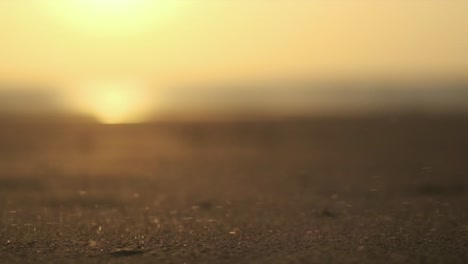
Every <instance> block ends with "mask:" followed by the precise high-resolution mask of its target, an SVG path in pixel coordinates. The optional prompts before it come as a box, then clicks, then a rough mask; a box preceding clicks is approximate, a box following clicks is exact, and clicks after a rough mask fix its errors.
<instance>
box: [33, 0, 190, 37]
mask: <svg viewBox="0 0 468 264" xmlns="http://www.w3.org/2000/svg"><path fill="white" fill-rule="evenodd" d="M36 2H37V3H38V4H40V5H41V6H42V7H45V8H46V10H47V12H48V13H50V14H52V15H53V16H54V17H56V18H58V20H59V23H60V24H61V25H63V26H65V27H67V28H69V29H73V28H74V29H76V30H78V31H80V32H83V33H91V34H95V35H99V36H109V35H119V36H122V35H123V36H127V35H131V34H141V33H144V32H145V31H149V30H151V29H152V28H153V27H155V26H156V25H157V24H158V23H157V22H159V21H161V20H162V19H164V18H167V17H169V14H170V13H172V11H174V10H175V9H176V8H175V7H176V6H179V5H180V2H181V1H171V0H48V1H45V0H44V1H42V0H36Z"/></svg>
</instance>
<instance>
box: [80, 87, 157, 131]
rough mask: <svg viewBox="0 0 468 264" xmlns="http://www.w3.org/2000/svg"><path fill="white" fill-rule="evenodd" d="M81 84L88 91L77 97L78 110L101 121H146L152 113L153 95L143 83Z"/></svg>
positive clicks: (108, 122)
mask: <svg viewBox="0 0 468 264" xmlns="http://www.w3.org/2000/svg"><path fill="white" fill-rule="evenodd" d="M82 87H83V88H82V91H85V92H83V93H82V94H81V95H80V96H79V98H78V101H79V102H78V103H77V104H78V107H79V110H80V111H81V112H84V113H88V114H91V115H93V116H95V117H96V118H97V119H98V121H100V122H102V123H105V124H117V123H136V122H141V121H144V119H145V117H146V116H147V115H148V114H149V113H148V112H149V109H150V108H151V104H150V100H149V97H150V96H149V94H148V92H147V91H144V89H143V88H144V87H143V86H141V85H137V84H135V83H130V82H96V83H92V84H87V85H83V86H82ZM153 101H154V100H153Z"/></svg>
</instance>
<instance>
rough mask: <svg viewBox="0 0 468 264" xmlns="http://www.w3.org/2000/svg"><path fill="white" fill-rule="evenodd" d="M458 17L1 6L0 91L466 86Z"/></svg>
mask: <svg viewBox="0 0 468 264" xmlns="http://www.w3.org/2000/svg"><path fill="white" fill-rule="evenodd" d="M467 14H468V1H466V0H388V1H383V0H382V1H381V0H309V1H308V0H236V1H230V0H174V1H172V0H171V1H167V0H2V1H0V80H7V81H9V80H13V81H15V80H22V81H24V80H30V81H36V82H39V81H40V82H46V83H53V84H57V85H59V86H60V87H62V89H64V90H67V91H74V90H82V89H84V88H83V87H84V84H87V85H88V84H90V83H93V82H94V83H99V82H103V81H108V82H113V83H121V82H126V83H128V82H134V81H135V82H139V83H146V84H148V85H147V87H151V89H156V90H157V89H177V88H175V87H180V86H184V87H187V86H192V85H193V86H197V84H200V83H210V82H217V81H226V80H249V79H255V78H267V79H268V78H281V77H291V76H307V77H311V78H312V77H319V78H320V77H332V78H338V77H341V76H348V77H349V76H350V77H353V76H386V75H388V76H390V75H391V76H398V75H402V76H403V75H404V76H410V77H411V76H426V75H427V76H432V75H434V74H436V75H441V76H452V75H458V76H460V75H461V76H463V77H466V76H467V73H468V51H467V47H468V26H467V25H468V15H467ZM149 84H150V85H149ZM91 86H92V85H91ZM124 86H125V85H122V87H121V88H122V89H125V87H124ZM90 89H91V88H90Z"/></svg>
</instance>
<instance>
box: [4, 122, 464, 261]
mask: <svg viewBox="0 0 468 264" xmlns="http://www.w3.org/2000/svg"><path fill="white" fill-rule="evenodd" d="M467 158H468V118H464V117H431V118H422V117H420V118H416V117H413V118H412V117H402V118H397V117H388V116H387V117H384V116H382V117H374V118H315V119H308V120H306V119H303V120H299V119H298V120H283V121H263V122H260V121H259V122H229V123H179V124H177V123H164V124H163V123H160V124H143V125H126V126H101V125H95V124H80V125H78V124H75V125H72V124H68V125H65V124H55V125H51V124H49V125H43V124H6V123H5V124H2V125H1V129H0V257H1V261H0V262H2V263H10V262H17V263H41V262H42V263H109V262H110V263H123V262H128V263H467V262H468V210H467V208H468V162H467Z"/></svg>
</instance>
